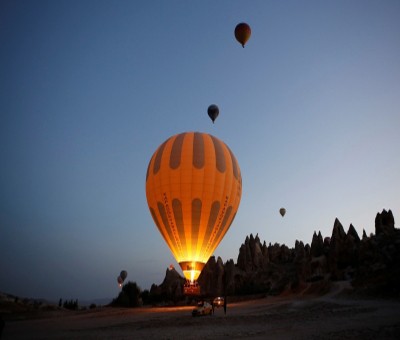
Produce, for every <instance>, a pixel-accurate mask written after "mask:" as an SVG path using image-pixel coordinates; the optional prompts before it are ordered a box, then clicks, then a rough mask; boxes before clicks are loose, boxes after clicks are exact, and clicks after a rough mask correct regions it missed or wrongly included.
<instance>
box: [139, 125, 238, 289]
mask: <svg viewBox="0 0 400 340" xmlns="http://www.w3.org/2000/svg"><path fill="white" fill-rule="evenodd" d="M241 194H242V178H241V172H240V168H239V164H238V162H237V160H236V158H235V156H234V155H233V153H232V151H231V150H230V149H229V148H228V146H227V145H226V144H225V143H224V142H222V141H221V140H219V139H218V138H216V137H214V136H211V135H209V134H206V133H200V132H184V133H180V134H177V135H174V136H172V137H170V138H168V139H167V140H166V141H165V142H164V143H162V144H161V145H160V146H159V147H158V149H157V150H156V151H155V152H154V154H153V156H152V157H151V160H150V162H149V166H148V168H147V175H146V197H147V203H148V206H149V209H150V213H151V215H152V217H153V220H154V222H155V224H156V226H157V228H158V230H159V231H160V233H161V235H162V237H163V238H164V240H165V242H166V243H167V245H168V247H169V248H170V250H171V252H172V254H173V255H174V257H175V259H176V261H177V262H178V263H179V265H180V267H181V269H182V271H183V275H184V276H185V278H186V279H187V280H188V281H190V282H191V283H194V284H197V282H196V281H195V280H197V278H198V277H199V275H200V273H201V270H202V269H203V267H204V265H205V264H206V262H207V261H208V259H209V257H210V256H211V255H212V253H213V252H214V250H215V249H216V247H217V246H218V244H219V243H220V242H221V240H222V238H223V237H224V235H225V234H226V232H227V231H228V229H229V227H230V225H231V223H232V221H233V219H234V218H235V215H236V212H237V210H238V207H239V203H240V198H241Z"/></svg>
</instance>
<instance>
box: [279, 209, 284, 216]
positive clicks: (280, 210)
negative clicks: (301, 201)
mask: <svg viewBox="0 0 400 340" xmlns="http://www.w3.org/2000/svg"><path fill="white" fill-rule="evenodd" d="M279 213H280V214H281V215H282V217H283V216H285V214H286V209H285V208H280V209H279Z"/></svg>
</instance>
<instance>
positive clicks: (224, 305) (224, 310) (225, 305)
mask: <svg viewBox="0 0 400 340" xmlns="http://www.w3.org/2000/svg"><path fill="white" fill-rule="evenodd" d="M224 313H225V315H226V295H225V296H224Z"/></svg>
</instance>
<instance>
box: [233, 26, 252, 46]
mask: <svg viewBox="0 0 400 340" xmlns="http://www.w3.org/2000/svg"><path fill="white" fill-rule="evenodd" d="M250 36H251V28H250V26H249V25H248V24H246V23H245V22H241V23H240V24H238V25H237V26H236V27H235V38H236V40H237V41H238V42H240V44H241V45H242V46H243V48H244V45H245V44H246V42H247V41H248V40H249V39H250Z"/></svg>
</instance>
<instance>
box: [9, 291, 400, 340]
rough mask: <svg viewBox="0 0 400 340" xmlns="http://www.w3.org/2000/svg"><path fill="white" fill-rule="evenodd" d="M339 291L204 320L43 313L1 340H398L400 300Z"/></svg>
mask: <svg viewBox="0 0 400 340" xmlns="http://www.w3.org/2000/svg"><path fill="white" fill-rule="evenodd" d="M342 288H343V287H341V286H340V285H337V286H336V289H335V290H333V291H331V292H330V293H329V294H326V295H324V296H319V297H315V296H314V297H310V296H300V295H297V296H285V297H267V298H262V299H256V300H250V301H243V302H236V303H228V308H227V313H226V315H225V314H224V310H223V309H222V308H219V309H216V310H215V314H214V315H212V316H204V317H192V316H191V310H192V308H193V307H186V306H185V307H163V308H155V307H143V308H134V309H121V308H105V307H104V308H98V309H95V310H87V311H80V312H70V311H58V312H54V311H53V312H44V315H41V317H40V318H35V319H31V318H24V319H20V320H17V319H15V318H14V320H9V321H6V325H5V328H4V331H3V336H2V339H221V338H226V339H228V338H229V339H231V338H236V339H241V338H252V339H266V338H268V339H400V301H398V300H396V301H390V300H377V299H359V298H358V299H354V298H349V297H346V296H343V295H342V294H338V293H339V292H341V291H342Z"/></svg>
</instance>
